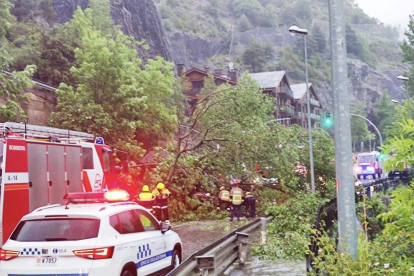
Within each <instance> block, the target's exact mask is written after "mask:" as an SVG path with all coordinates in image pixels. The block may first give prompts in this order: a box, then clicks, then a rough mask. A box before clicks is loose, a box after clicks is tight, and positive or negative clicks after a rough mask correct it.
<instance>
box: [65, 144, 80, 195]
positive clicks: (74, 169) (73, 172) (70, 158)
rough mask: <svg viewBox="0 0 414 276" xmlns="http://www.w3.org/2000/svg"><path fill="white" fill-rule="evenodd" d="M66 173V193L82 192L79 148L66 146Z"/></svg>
mask: <svg viewBox="0 0 414 276" xmlns="http://www.w3.org/2000/svg"><path fill="white" fill-rule="evenodd" d="M66 171H67V175H68V181H69V185H68V192H69V193H74V192H82V191H83V189H82V179H81V175H82V165H81V147H70V146H66Z"/></svg>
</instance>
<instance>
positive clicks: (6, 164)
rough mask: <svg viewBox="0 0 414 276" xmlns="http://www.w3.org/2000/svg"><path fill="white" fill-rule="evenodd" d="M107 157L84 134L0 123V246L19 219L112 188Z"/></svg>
mask: <svg viewBox="0 0 414 276" xmlns="http://www.w3.org/2000/svg"><path fill="white" fill-rule="evenodd" d="M113 151H114V149H112V148H111V147H110V146H107V145H105V143H104V140H103V138H100V137H98V138H96V139H95V137H94V136H93V135H92V134H88V133H85V132H78V131H70V130H64V129H57V128H51V127H44V126H35V125H28V124H19V123H0V163H1V165H0V170H1V171H0V185H1V187H0V233H1V235H0V243H1V244H3V243H4V242H6V240H7V239H8V237H9V235H10V234H11V232H12V231H13V229H14V228H15V226H16V225H17V223H18V222H19V220H20V219H21V218H22V217H23V216H24V215H26V214H28V213H29V212H31V211H33V210H34V209H36V208H38V207H40V206H45V205H48V204H60V203H64V200H63V197H64V195H65V194H66V193H68V192H82V191H84V192H97V191H104V190H108V189H111V188H115V187H116V185H117V184H116V172H115V166H114V157H113Z"/></svg>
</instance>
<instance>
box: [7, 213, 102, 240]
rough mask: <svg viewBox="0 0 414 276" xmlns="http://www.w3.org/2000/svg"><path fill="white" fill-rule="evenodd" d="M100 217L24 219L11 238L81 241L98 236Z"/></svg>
mask: <svg viewBox="0 0 414 276" xmlns="http://www.w3.org/2000/svg"><path fill="white" fill-rule="evenodd" d="M99 223H100V221H99V220H98V219H83V218H76V219H74V218H71V219H41V220H27V221H22V222H20V223H19V225H18V226H17V228H16V230H15V231H14V232H13V234H12V235H11V237H10V239H11V240H14V241H19V242H49V241H79V240H86V239H92V238H96V237H98V232H99Z"/></svg>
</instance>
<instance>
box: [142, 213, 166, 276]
mask: <svg viewBox="0 0 414 276" xmlns="http://www.w3.org/2000/svg"><path fill="white" fill-rule="evenodd" d="M135 213H136V214H137V216H138V217H139V220H140V222H141V224H142V226H143V228H144V230H145V233H146V236H147V237H148V240H147V243H146V244H144V253H143V252H142V251H141V252H140V254H139V255H138V256H137V257H138V262H137V266H138V267H145V266H147V265H151V268H154V270H152V269H151V273H153V272H156V271H159V270H162V269H164V268H167V267H169V266H170V265H171V256H172V250H171V248H168V245H169V244H167V240H166V237H165V235H164V234H162V233H161V229H160V225H159V223H158V221H157V220H156V219H155V218H154V217H153V216H152V215H151V214H149V213H148V212H146V211H144V210H135ZM145 246H146V248H150V252H149V255H148V256H147V257H145V256H146V254H145V251H147V249H145ZM138 271H140V270H138Z"/></svg>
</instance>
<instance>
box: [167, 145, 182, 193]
mask: <svg viewBox="0 0 414 276" xmlns="http://www.w3.org/2000/svg"><path fill="white" fill-rule="evenodd" d="M180 156H181V151H178V153H177V154H176V155H175V157H174V162H173V163H172V165H171V168H170V170H169V171H168V176H167V179H166V181H165V182H166V184H167V185H169V184H170V182H171V179H172V177H173V175H174V172H175V168H176V167H177V164H178V159H180Z"/></svg>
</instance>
